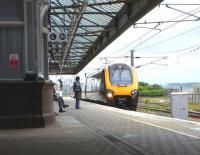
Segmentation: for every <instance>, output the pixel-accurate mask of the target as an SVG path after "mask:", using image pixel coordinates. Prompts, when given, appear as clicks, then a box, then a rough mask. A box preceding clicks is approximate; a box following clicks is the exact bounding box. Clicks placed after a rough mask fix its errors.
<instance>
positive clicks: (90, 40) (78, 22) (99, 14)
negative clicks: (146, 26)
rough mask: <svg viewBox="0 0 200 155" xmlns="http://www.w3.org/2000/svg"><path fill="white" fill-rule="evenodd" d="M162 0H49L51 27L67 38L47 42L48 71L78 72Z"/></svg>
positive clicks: (52, 72)
mask: <svg viewBox="0 0 200 155" xmlns="http://www.w3.org/2000/svg"><path fill="white" fill-rule="evenodd" d="M160 2H162V0H51V6H50V11H49V15H50V16H49V21H50V31H51V32H63V33H64V34H66V37H67V41H66V42H49V55H50V59H49V72H50V74H77V73H78V72H79V71H81V70H82V69H83V68H84V67H85V66H86V65H87V64H88V63H89V62H90V61H91V60H92V59H93V58H94V57H95V56H96V55H97V54H99V53H100V52H101V51H102V50H103V49H104V48H105V47H106V46H108V45H109V44H110V43H111V42H112V41H113V40H114V39H116V38H117V37H118V36H119V35H120V34H121V33H122V32H124V31H125V30H126V29H127V28H129V27H130V26H131V25H133V24H134V23H136V21H138V20H139V19H140V18H142V17H143V16H144V15H145V14H147V13H148V12H149V11H150V10H151V9H153V8H154V7H155V6H156V5H158V4H159V3H160Z"/></svg>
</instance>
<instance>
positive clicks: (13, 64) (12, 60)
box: [9, 54, 19, 68]
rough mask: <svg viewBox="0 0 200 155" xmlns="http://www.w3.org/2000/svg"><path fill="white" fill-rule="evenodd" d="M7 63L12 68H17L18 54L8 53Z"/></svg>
mask: <svg viewBox="0 0 200 155" xmlns="http://www.w3.org/2000/svg"><path fill="white" fill-rule="evenodd" d="M9 65H10V67H12V68H17V67H18V65H19V56H18V54H9Z"/></svg>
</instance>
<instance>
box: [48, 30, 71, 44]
mask: <svg viewBox="0 0 200 155" xmlns="http://www.w3.org/2000/svg"><path fill="white" fill-rule="evenodd" d="M66 41H67V35H66V33H63V32H50V33H48V42H66Z"/></svg>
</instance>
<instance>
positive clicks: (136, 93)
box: [131, 89, 138, 97]
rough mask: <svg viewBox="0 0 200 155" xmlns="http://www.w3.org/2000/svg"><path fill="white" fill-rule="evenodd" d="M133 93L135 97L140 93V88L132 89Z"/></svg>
mask: <svg viewBox="0 0 200 155" xmlns="http://www.w3.org/2000/svg"><path fill="white" fill-rule="evenodd" d="M131 95H132V96H133V97H136V96H137V95H138V90H137V89H134V90H132V91H131Z"/></svg>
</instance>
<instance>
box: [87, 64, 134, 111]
mask: <svg viewBox="0 0 200 155" xmlns="http://www.w3.org/2000/svg"><path fill="white" fill-rule="evenodd" d="M84 96H85V97H84V98H85V99H86V100H92V101H100V102H104V103H106V104H109V105H112V106H120V107H128V108H130V109H132V110H136V108H137V102H138V81H137V74H136V70H135V68H133V67H131V66H128V65H127V64H123V63H117V64H112V65H109V66H106V67H105V68H104V69H103V70H102V71H101V72H99V73H97V74H94V75H92V76H88V77H87V78H86V83H85V88H84Z"/></svg>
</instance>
